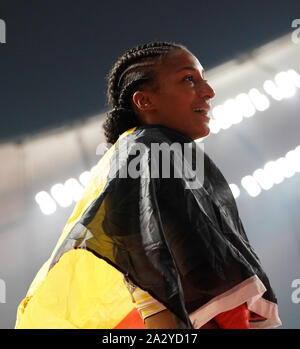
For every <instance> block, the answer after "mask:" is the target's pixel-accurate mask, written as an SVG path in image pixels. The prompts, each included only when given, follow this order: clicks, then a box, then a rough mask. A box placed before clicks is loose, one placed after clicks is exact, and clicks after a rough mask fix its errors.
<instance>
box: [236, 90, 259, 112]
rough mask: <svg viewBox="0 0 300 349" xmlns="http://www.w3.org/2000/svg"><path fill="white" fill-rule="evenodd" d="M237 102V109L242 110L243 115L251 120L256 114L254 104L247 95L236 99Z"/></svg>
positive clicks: (238, 96) (240, 95)
mask: <svg viewBox="0 0 300 349" xmlns="http://www.w3.org/2000/svg"><path fill="white" fill-rule="evenodd" d="M235 102H236V104H237V108H238V109H239V110H240V112H241V114H242V115H243V116H244V117H246V118H249V117H250V116H253V115H254V114H255V108H254V105H253V104H252V102H251V100H250V98H249V96H248V95H247V93H240V94H239V95H237V96H236V97H235Z"/></svg>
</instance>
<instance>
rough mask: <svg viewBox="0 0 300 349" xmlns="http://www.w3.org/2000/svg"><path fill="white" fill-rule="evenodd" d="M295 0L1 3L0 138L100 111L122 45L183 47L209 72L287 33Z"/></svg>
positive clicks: (298, 13) (299, 13)
mask: <svg viewBox="0 0 300 349" xmlns="http://www.w3.org/2000/svg"><path fill="white" fill-rule="evenodd" d="M295 18H300V1H299V0H286V1H274V0H273V1H271V0H268V1H267V0H260V1H257V0H251V1H248V0H247V1H232V0H227V1H221V0H218V1H217V0H211V1H201V0H184V1H178V0H151V1H150V0H139V1H137V0H130V1H116V0H105V1H100V0H98V1H96V0H84V1H82V0H76V1H67V0H60V1H57V0H51V1H50V0H47V1H46V0H43V1H42V0H40V1H33V0H26V1H24V0H23V1H21V0H19V1H14V0H10V1H4V0H0V19H3V20H5V22H6V29H7V37H6V40H7V43H6V44H0V117H1V129H0V141H4V140H7V139H9V138H10V137H18V136H21V135H24V134H25V135H26V134H30V133H33V132H37V131H43V130H45V129H47V128H50V127H55V126H58V125H61V124H66V123H72V122H74V121H76V120H78V119H84V118H86V117H88V116H90V115H93V114H96V113H99V112H100V111H103V110H104V109H106V108H107V105H106V97H105V94H106V80H105V76H106V74H107V73H108V71H109V69H110V68H111V66H112V64H113V62H114V61H115V60H116V59H117V58H118V57H119V56H120V55H121V54H122V53H123V52H124V51H125V50H127V49H129V48H131V47H133V46H136V45H137V44H142V43H146V42H149V41H154V40H166V41H175V42H178V43H182V44H184V45H186V46H187V47H188V48H189V49H190V50H191V51H192V52H193V53H194V54H195V55H196V56H197V57H198V58H199V60H200V62H201V63H202V65H203V66H204V67H205V68H206V69H208V68H211V67H213V66H215V65H218V64H220V63H222V62H224V61H226V60H228V59H231V58H233V57H236V56H237V55H239V54H241V53H243V52H247V51H248V50H251V49H253V48H255V47H257V46H260V45H262V44H264V43H267V42H268V41H270V40H273V39H276V38H277V37H279V36H281V35H284V34H286V33H288V32H292V31H293V28H291V23H292V21H293V19H295Z"/></svg>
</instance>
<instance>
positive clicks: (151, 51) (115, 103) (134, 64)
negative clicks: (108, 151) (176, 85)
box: [103, 42, 186, 144]
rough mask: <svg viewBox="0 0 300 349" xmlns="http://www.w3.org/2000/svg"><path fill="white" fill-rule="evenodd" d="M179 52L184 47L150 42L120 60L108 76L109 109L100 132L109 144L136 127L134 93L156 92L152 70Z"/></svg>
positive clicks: (129, 51) (137, 47)
mask: <svg viewBox="0 0 300 349" xmlns="http://www.w3.org/2000/svg"><path fill="white" fill-rule="evenodd" d="M178 49H186V47H185V46H183V45H179V44H175V43H170V42H151V43H148V44H144V45H138V46H136V47H134V48H132V49H130V50H128V51H127V52H125V53H124V54H123V55H122V56H121V57H119V59H118V60H117V62H116V63H115V64H114V66H113V67H112V69H111V70H110V72H109V74H108V75H107V80H108V88H107V98H108V103H109V104H110V105H111V107H112V110H111V111H109V112H108V113H107V114H106V118H105V121H104V123H103V129H104V135H105V138H106V141H107V142H108V143H111V144H113V143H115V142H116V141H117V139H118V137H119V136H120V135H121V134H122V133H123V132H125V131H126V130H129V129H130V128H132V127H135V126H137V125H138V124H139V121H138V117H137V115H136V113H135V111H134V110H133V106H132V103H131V102H132V101H131V100H132V96H133V94H134V92H135V91H137V90H138V89H141V88H143V87H145V86H147V87H149V88H150V89H152V90H153V91H156V90H157V89H158V86H157V85H156V82H155V79H154V78H155V67H156V66H157V64H158V63H160V62H161V60H162V59H163V57H166V56H167V55H168V54H169V53H170V52H171V51H173V50H178Z"/></svg>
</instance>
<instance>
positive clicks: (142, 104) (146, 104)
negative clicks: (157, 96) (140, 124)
mask: <svg viewBox="0 0 300 349" xmlns="http://www.w3.org/2000/svg"><path fill="white" fill-rule="evenodd" d="M132 101H133V104H134V105H135V107H136V108H137V109H138V110H139V111H141V112H143V111H147V110H152V109H153V108H154V104H153V98H152V96H151V93H150V92H148V91H136V92H134V94H133V96H132Z"/></svg>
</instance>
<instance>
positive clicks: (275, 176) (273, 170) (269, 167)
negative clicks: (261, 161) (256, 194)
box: [264, 161, 284, 184]
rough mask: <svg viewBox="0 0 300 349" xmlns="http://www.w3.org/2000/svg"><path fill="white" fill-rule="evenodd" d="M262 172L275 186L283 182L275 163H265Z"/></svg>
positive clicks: (282, 176)
mask: <svg viewBox="0 0 300 349" xmlns="http://www.w3.org/2000/svg"><path fill="white" fill-rule="evenodd" d="M264 171H265V173H266V175H267V177H268V178H269V180H270V181H272V182H273V183H275V184H279V183H281V182H282V181H283V180H284V175H283V174H282V172H281V171H280V167H279V166H278V164H277V163H276V162H275V161H269V162H267V163H266V164H265V166H264Z"/></svg>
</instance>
